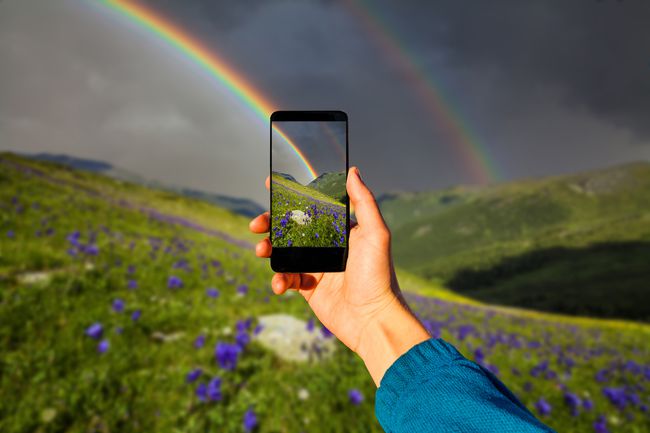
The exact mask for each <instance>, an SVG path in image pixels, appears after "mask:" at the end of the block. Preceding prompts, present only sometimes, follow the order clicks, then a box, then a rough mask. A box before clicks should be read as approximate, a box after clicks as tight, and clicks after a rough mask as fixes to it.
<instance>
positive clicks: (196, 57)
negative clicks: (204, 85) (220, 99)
mask: <svg viewBox="0 0 650 433" xmlns="http://www.w3.org/2000/svg"><path fill="white" fill-rule="evenodd" d="M100 3H101V4H103V5H106V6H107V7H108V8H110V9H112V10H114V11H116V12H117V13H119V14H121V15H123V16H124V17H126V18H128V19H130V20H131V21H133V22H134V23H136V24H138V25H140V26H141V27H144V28H146V29H147V30H149V31H150V32H151V33H153V34H154V35H156V36H158V37H160V38H161V39H162V40H164V41H165V42H167V43H168V44H169V45H170V46H171V47H173V48H176V49H178V50H179V51H181V52H183V54H185V55H186V56H187V57H188V58H189V59H190V60H192V61H193V62H194V63H196V64H197V65H199V66H200V67H202V68H203V69H204V70H205V71H207V72H208V73H209V74H210V75H211V76H212V77H214V78H216V79H217V81H219V82H220V83H222V84H223V85H224V86H225V87H226V88H227V89H228V90H230V91H231V92H232V93H233V94H234V95H235V96H237V98H238V99H240V100H241V101H242V102H243V103H244V104H246V105H247V106H249V107H250V108H251V109H252V110H253V112H254V113H255V114H256V115H257V116H258V117H259V118H260V119H262V120H263V121H264V122H268V120H269V117H270V116H271V113H272V112H273V111H275V110H274V108H273V105H272V104H271V103H270V102H269V101H268V100H267V99H265V98H264V97H263V96H262V94H261V93H260V92H259V91H257V90H256V89H254V88H253V87H252V86H251V85H250V84H249V83H247V82H246V80H245V79H244V77H243V76H242V75H241V74H240V73H238V72H237V71H235V70H234V69H232V68H231V67H229V66H228V65H227V64H226V62H225V61H224V60H223V58H221V57H220V56H218V55H217V54H216V53H215V52H214V51H211V50H208V48H207V47H205V46H204V45H203V44H201V43H200V42H199V41H198V40H196V39H195V38H193V37H192V36H190V35H189V34H188V33H187V32H186V31H185V30H183V29H181V28H180V27H178V26H177V25H175V24H174V23H172V22H171V21H169V20H168V19H166V18H165V17H163V16H162V15H160V14H158V13H157V12H155V11H153V10H152V9H150V8H148V7H145V6H143V5H141V4H138V3H135V2H133V1H128V0H100ZM274 130H275V132H276V133H277V134H278V135H279V136H280V137H282V139H283V140H284V141H285V142H286V143H287V144H288V145H289V147H290V148H291V150H292V151H293V152H294V153H295V154H296V156H297V157H298V158H299V159H300V161H301V163H302V164H303V165H304V167H305V169H306V170H307V171H308V172H309V175H310V176H312V177H313V178H316V177H318V173H317V172H316V170H315V169H314V167H313V166H312V164H311V163H310V162H309V160H308V159H307V157H306V156H305V154H304V153H303V152H302V151H301V150H300V148H298V146H296V144H295V143H294V142H293V141H292V140H291V139H290V138H289V137H287V135H286V134H285V133H284V132H282V130H280V129H279V128H277V127H274Z"/></svg>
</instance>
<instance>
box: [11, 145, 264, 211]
mask: <svg viewBox="0 0 650 433" xmlns="http://www.w3.org/2000/svg"><path fill="white" fill-rule="evenodd" d="M23 156H25V157H28V158H33V159H36V160H39V161H49V162H54V163H58V164H62V165H65V166H67V167H70V168H75V169H78V170H84V171H90V172H92V173H97V174H102V175H104V176H108V177H112V178H114V179H119V180H122V181H125V182H130V183H137V184H139V185H143V186H147V187H150V188H154V189H159V190H167V191H172V192H175V193H179V194H181V195H184V196H187V197H192V198H196V199H199V200H203V201H206V202H208V203H212V204H214V205H216V206H218V207H221V208H225V209H230V210H232V211H233V212H235V213H238V214H240V215H244V216H248V217H253V216H257V215H259V214H260V213H262V212H264V211H265V210H266V209H264V208H263V207H262V206H260V205H259V204H257V203H256V202H254V201H252V200H249V199H246V198H240V197H231V196H227V195H223V194H215V193H212V192H207V191H201V190H197V189H193V188H184V187H177V186H170V185H166V184H163V183H162V182H157V181H152V180H148V179H145V178H143V177H142V176H139V175H137V174H134V173H131V172H129V171H126V170H123V169H121V168H118V167H115V166H114V165H112V164H109V163H107V162H104V161H97V160H94V159H86V158H78V157H75V156H70V155H63V154H53V153H37V154H26V155H23Z"/></svg>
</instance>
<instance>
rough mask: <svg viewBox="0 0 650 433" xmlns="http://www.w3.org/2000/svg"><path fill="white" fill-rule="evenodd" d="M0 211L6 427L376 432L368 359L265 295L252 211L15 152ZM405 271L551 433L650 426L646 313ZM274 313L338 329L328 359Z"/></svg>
mask: <svg viewBox="0 0 650 433" xmlns="http://www.w3.org/2000/svg"><path fill="white" fill-rule="evenodd" d="M287 182H288V181H287ZM0 209H1V212H0V353H1V354H2V357H0V395H3V396H10V397H11V398H3V399H0V431H2V432H7V433H14V432H33V431H42V432H59V431H66V432H82V431H83V432H85V431H119V432H125V433H129V432H143V431H147V432H149V431H152V432H154V431H155V432H177V431H183V432H188V433H194V432H196V433H198V432H201V433H202V432H206V431H220V432H227V433H240V432H241V431H242V419H243V418H244V416H246V414H249V413H250V412H251V411H252V412H253V413H254V414H255V418H256V419H257V421H258V426H257V427H256V428H255V430H254V431H255V432H257V433H271V432H282V431H291V432H294V431H295V432H297V431H310V432H313V433H325V432H333V431H337V432H343V431H345V432H364V433H365V432H377V433H380V432H382V431H383V430H382V429H381V427H380V426H379V424H378V423H377V420H376V418H375V410H374V395H375V392H376V387H375V385H374V383H373V382H372V380H371V378H370V376H369V375H368V372H367V371H366V368H365V366H364V364H363V362H362V361H361V359H360V358H359V357H358V356H357V355H356V354H354V353H352V352H351V351H350V350H348V349H347V348H345V347H344V346H343V345H342V344H341V343H339V342H338V341H336V340H335V339H334V338H333V337H331V335H330V334H329V333H327V332H326V330H325V329H324V328H322V326H321V325H320V324H319V323H318V321H317V320H316V319H315V318H314V316H313V314H312V313H311V311H310V310H309V308H308V307H307V305H306V304H305V301H304V299H303V297H302V296H299V295H298V296H296V294H295V293H294V292H292V291H290V292H288V293H287V294H285V295H284V296H274V295H273V293H272V291H271V289H270V281H271V276H272V272H271V270H270V268H269V265H268V261H267V260H262V259H259V258H257V257H255V255H254V253H253V245H254V243H255V242H256V241H257V240H259V239H261V236H259V235H252V234H251V233H250V232H249V231H248V222H249V219H248V218H244V217H242V216H241V215H238V214H235V213H233V212H231V211H229V210H226V209H222V208H219V207H216V206H214V205H211V204H209V203H206V202H204V201H200V200H196V199H192V198H188V197H184V196H181V195H179V194H175V193H172V192H170V191H160V190H155V189H152V188H148V187H145V186H142V185H137V184H132V183H129V182H125V181H120V180H115V179H112V178H108V177H106V176H102V175H99V174H96V173H92V172H88V171H80V170H75V169H71V168H69V167H65V166H62V165H60V164H55V163H50V162H42V161H35V160H32V159H26V158H21V157H18V156H15V155H11V154H0ZM398 277H399V281H400V285H401V288H402V290H404V291H405V297H406V299H407V300H408V302H409V305H410V307H411V308H412V309H413V311H414V312H415V313H416V314H417V315H418V317H419V318H420V319H421V320H422V322H423V324H424V326H425V327H426V328H427V329H428V330H429V332H430V333H431V335H432V336H434V337H442V338H444V339H445V340H447V341H449V342H451V343H452V344H454V345H455V346H456V347H457V348H458V349H459V350H460V351H461V352H462V353H463V354H464V355H465V356H467V357H468V358H470V359H473V360H475V361H476V362H478V363H479V364H481V365H483V366H484V367H485V368H488V369H489V370H490V371H492V372H493V373H494V374H496V375H497V376H498V377H499V378H500V379H501V380H503V381H504V382H505V383H506V384H507V385H508V387H509V388H510V390H512V391H513V392H514V393H515V394H516V395H517V396H518V397H519V398H520V400H521V401H522V402H523V403H524V404H525V405H526V406H527V407H528V408H530V409H531V410H532V411H534V412H535V413H536V414H537V415H538V416H539V417H540V418H541V419H542V420H543V421H544V422H545V423H548V424H549V425H550V426H551V427H553V428H555V429H556V430H557V431H562V432H567V433H573V432H583V431H593V425H594V423H595V422H599V423H600V424H601V425H604V426H605V427H607V428H608V429H610V431H616V432H623V433H635V432H643V431H647V425H648V418H647V411H648V406H647V405H648V402H650V400H649V399H650V390H649V389H648V387H647V386H645V385H643V384H644V383H645V382H644V381H646V382H647V378H648V374H649V370H648V366H650V347H648V344H647V342H648V339H649V338H650V325H647V324H640V323H634V322H627V321H615V320H599V319H593V318H584V317H567V316H562V315H557V314H547V313H540V312H535V311H529V310H522V309H518V308H508V307H495V306H491V305H487V304H485V303H482V302H478V301H475V300H469V299H467V298H465V297H463V296H461V295H458V294H456V293H452V292H449V291H448V290H447V289H445V288H444V287H442V286H441V285H440V284H436V283H432V282H431V281H427V280H425V279H423V278H421V277H418V276H415V275H412V274H410V273H408V272H405V271H402V270H398ZM612 298H614V297H613V296H612ZM278 314H281V315H286V316H290V317H291V318H293V319H294V320H301V321H302V323H303V325H302V327H304V329H305V331H304V332H306V333H309V334H310V335H317V336H320V337H319V338H321V339H333V340H334V341H331V343H332V347H333V352H332V353H331V356H327V357H325V356H322V354H321V352H320V350H321V349H318V350H316V349H314V350H312V351H310V352H309V353H310V354H311V355H310V356H311V360H310V361H308V362H293V361H288V360H286V359H284V358H283V357H281V356H279V354H278V353H277V352H276V351H274V350H273V348H269V347H268V346H264V345H262V344H261V342H260V340H259V339H258V333H260V332H261V334H259V335H262V334H263V333H264V326H263V325H262V323H263V322H262V318H264V317H268V316H269V315H278ZM308 321H313V322H308ZM299 323H300V322H299ZM308 323H313V324H314V326H313V329H311V328H310V327H309V326H308V325H307V324H308ZM260 326H261V328H260ZM309 329H311V330H309ZM281 331H283V330H282V329H275V330H272V332H281ZM276 338H277V337H276ZM224 348H225V349H227V352H228V354H229V355H228V357H227V358H228V359H225V357H224V355H223V349H224ZM294 348H295V349H296V350H303V349H301V348H300V347H298V346H297V344H295V345H294ZM225 361H228V362H227V363H226V362H225ZM351 390H356V391H358V392H359V393H361V394H362V395H363V396H364V398H363V401H362V402H360V403H359V404H351V401H350V397H349V394H350V391H351ZM567 396H571V399H568V398H567ZM621 396H622V397H621ZM576 399H578V400H577V401H579V402H580V407H575V405H574V406H572V405H571V403H572V402H575V401H576ZM621 399H623V400H621ZM541 401H544V402H545V404H547V405H549V406H550V407H552V411H551V412H550V413H549V412H548V411H546V410H544V411H543V412H540V410H539V409H538V405H539V403H540V402H541ZM622 402H623V403H622ZM288 408H289V409H288ZM290 410H295V411H299V413H300V416H287V414H288V413H289V412H288V411H290Z"/></svg>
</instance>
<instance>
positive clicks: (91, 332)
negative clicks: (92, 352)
mask: <svg viewBox="0 0 650 433" xmlns="http://www.w3.org/2000/svg"><path fill="white" fill-rule="evenodd" d="M103 332H104V328H103V327H102V325H101V323H93V324H92V325H90V326H89V327H88V328H87V329H86V335H87V336H89V337H90V338H94V339H95V340H97V339H99V338H101V336H102V333H103Z"/></svg>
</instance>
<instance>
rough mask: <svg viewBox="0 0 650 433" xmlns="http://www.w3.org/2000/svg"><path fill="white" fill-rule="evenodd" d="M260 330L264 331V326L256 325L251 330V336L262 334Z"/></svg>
mask: <svg viewBox="0 0 650 433" xmlns="http://www.w3.org/2000/svg"><path fill="white" fill-rule="evenodd" d="M262 329H264V325H262V324H261V323H258V324H257V326H256V327H255V329H253V335H257V334H259V333H260V332H262Z"/></svg>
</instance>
